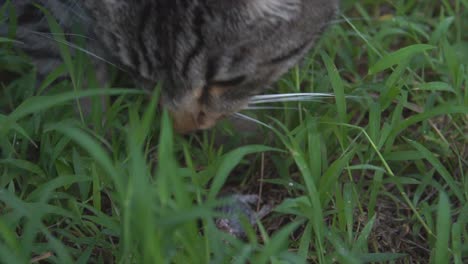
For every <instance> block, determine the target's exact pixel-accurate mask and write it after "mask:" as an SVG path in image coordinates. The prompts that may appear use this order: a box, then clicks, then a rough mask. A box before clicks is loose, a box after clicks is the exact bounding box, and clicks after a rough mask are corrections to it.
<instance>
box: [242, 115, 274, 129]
mask: <svg viewBox="0 0 468 264" xmlns="http://www.w3.org/2000/svg"><path fill="white" fill-rule="evenodd" d="M233 116H234V117H237V118H239V119H243V120H246V121H250V122H253V123H256V124H259V125H262V126H264V127H267V128H269V129H273V127H272V126H270V125H268V124H266V123H263V122H262V121H260V120H257V119H255V118H252V117H250V116H248V115H244V114H241V113H234V114H233Z"/></svg>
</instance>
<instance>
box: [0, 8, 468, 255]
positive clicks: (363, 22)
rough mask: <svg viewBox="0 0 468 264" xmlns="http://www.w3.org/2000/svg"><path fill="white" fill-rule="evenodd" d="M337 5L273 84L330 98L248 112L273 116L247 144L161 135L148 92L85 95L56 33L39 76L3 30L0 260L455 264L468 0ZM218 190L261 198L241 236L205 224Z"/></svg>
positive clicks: (212, 135)
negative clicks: (326, 26)
mask: <svg viewBox="0 0 468 264" xmlns="http://www.w3.org/2000/svg"><path fill="white" fill-rule="evenodd" d="M0 8H1V9H0V23H5V21H6V17H7V16H10V18H11V16H14V13H12V12H11V10H9V9H8V8H7V7H6V6H4V7H0ZM342 9H343V11H342V13H343V15H342V16H340V17H338V18H337V22H336V23H334V24H333V25H332V26H331V28H330V30H329V31H328V32H327V33H326V35H325V36H324V38H322V39H321V41H320V42H319V43H318V44H317V46H316V48H315V49H314V50H313V51H312V52H311V54H310V56H309V57H308V59H307V60H306V61H305V62H304V63H303V66H302V67H300V68H299V67H297V68H295V69H293V70H292V71H291V72H290V73H289V74H287V75H286V76H285V77H284V78H283V79H282V80H280V81H279V82H278V83H277V91H278V92H332V93H334V94H335V98H334V99H333V100H330V99H324V100H322V101H320V102H300V103H297V102H295V103H291V102H289V103H283V104H281V105H280V106H284V108H283V109H280V110H274V112H273V111H269V112H266V111H261V110H258V111H252V112H247V114H249V115H250V116H253V117H255V118H257V119H259V120H260V121H262V122H265V123H268V124H270V125H271V126H272V128H271V129H270V128H258V130H257V132H256V133H254V135H252V138H256V141H255V142H256V144H255V145H250V144H243V143H242V142H243V137H245V136H246V135H245V134H244V132H243V131H237V130H236V128H235V127H233V126H231V125H229V124H220V125H219V126H218V127H217V128H216V129H214V130H211V131H206V132H203V133H199V134H196V135H192V136H190V137H181V136H179V135H175V134H173V132H172V129H171V125H170V122H171V121H170V119H169V118H168V116H167V114H166V113H164V112H161V111H160V110H159V109H158V107H157V105H156V102H157V98H158V96H159V93H158V91H157V90H155V93H153V94H147V93H143V92H141V91H139V90H134V89H126V88H120V89H100V88H99V87H98V86H99V85H98V84H97V81H96V78H95V76H94V74H93V72H94V70H93V66H92V64H91V63H90V61H89V60H88V59H87V57H86V55H85V54H82V53H81V52H76V55H75V56H74V57H71V56H70V50H69V48H67V47H66V46H65V45H61V51H62V55H63V56H64V64H63V65H62V66H60V67H59V68H57V70H56V71H55V72H53V73H51V74H50V75H49V76H48V77H47V78H46V79H45V80H44V81H43V82H42V83H39V84H37V81H36V76H35V71H34V68H33V67H31V66H30V64H29V59H28V58H27V57H26V56H24V55H23V54H21V53H20V52H18V51H16V50H15V49H13V48H12V39H13V38H14V34H13V33H12V34H11V35H10V36H2V37H1V38H0V76H3V78H4V79H8V80H4V81H2V82H1V83H0V85H1V87H0V149H1V153H0V263H27V262H29V261H30V260H31V259H35V260H37V259H38V258H39V259H44V260H43V261H42V262H41V263H112V262H117V263H227V262H228V263H332V262H335V263H336V262H338V263H362V262H374V263H380V262H390V263H413V262H423V263H427V262H432V263H457V264H461V263H466V262H467V261H468V243H466V241H467V240H468V223H467V222H468V205H467V199H468V89H467V85H468V64H467V61H468V21H467V17H468V1H467V0H454V1H449V0H441V1H439V0H426V1H417V0H408V1H403V0H395V1H384V0H376V1H352V0H348V1H343V3H342ZM10 21H11V19H10ZM50 24H51V26H52V28H53V31H54V32H59V31H60V28H59V27H57V25H54V22H53V21H52V20H51V21H50ZM9 26H10V27H11V32H14V27H15V24H14V23H11V22H10V23H9ZM75 41H77V42H78V43H77V44H80V43H79V40H75ZM2 72H3V73H4V74H3V75H2V74H1V73H2ZM7 72H8V73H9V75H8V76H7V75H5V73H7ZM13 73H14V74H13ZM60 73H67V74H68V75H69V76H70V77H71V78H69V79H68V80H57V77H58V76H59V75H60ZM117 75H118V74H117V73H115V74H114V76H115V79H119V78H117ZM12 76H14V77H12ZM5 77H7V78H5ZM0 78H2V77H0ZM114 83H117V82H114ZM85 84H86V85H85ZM116 85H117V84H115V85H112V86H116ZM37 86H39V87H40V88H39V90H35V87H37ZM84 86H87V87H90V89H88V90H83V87H84ZM113 88H115V87H113ZM45 90H47V92H45ZM99 96H104V97H105V98H107V99H110V97H111V96H112V99H113V100H112V101H110V100H109V101H110V105H109V108H108V110H107V111H105V112H103V111H102V110H101V108H100V107H99V102H100V101H99ZM82 97H88V98H92V103H93V106H94V107H93V108H92V110H91V113H90V114H89V115H85V114H78V115H77V113H76V112H77V111H76V109H77V108H76V102H77V100H78V99H79V98H82ZM291 108H298V109H299V110H294V109H291ZM78 110H79V111H78V112H80V109H78ZM103 120H104V121H103ZM223 135H224V136H226V135H227V136H228V139H227V140H225V141H224V142H223V143H222V144H217V143H216V139H217V138H219V137H220V136H223ZM259 135H260V138H261V140H259ZM265 135H269V136H265ZM255 136H257V137H255ZM226 188H235V189H236V190H237V191H238V192H240V193H244V194H255V193H259V192H260V190H261V196H262V199H263V200H264V201H274V202H275V203H276V205H277V206H276V208H275V211H274V212H273V213H272V214H270V215H269V216H268V217H267V218H266V219H263V220H262V221H261V223H259V227H258V228H257V231H255V230H254V229H251V228H247V237H248V239H247V240H246V241H241V240H238V239H235V238H234V237H231V236H230V235H228V234H226V233H223V232H222V231H220V230H218V229H217V228H216V227H215V224H214V221H213V219H214V217H215V216H216V215H219V213H216V211H215V210H214V208H216V207H217V206H219V205H220V204H221V203H222V202H223V201H222V200H221V199H220V198H219V197H218V195H219V194H220V192H221V191H222V190H223V189H226Z"/></svg>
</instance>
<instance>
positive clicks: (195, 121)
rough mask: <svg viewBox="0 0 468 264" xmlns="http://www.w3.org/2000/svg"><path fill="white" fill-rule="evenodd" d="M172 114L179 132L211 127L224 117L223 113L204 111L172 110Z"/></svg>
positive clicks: (183, 132) (186, 132) (185, 132)
mask: <svg viewBox="0 0 468 264" xmlns="http://www.w3.org/2000/svg"><path fill="white" fill-rule="evenodd" d="M170 115H171V116H172V120H173V124H174V130H175V131H176V132H177V133H179V134H188V133H191V132H194V131H197V130H203V129H208V128H211V127H213V126H214V125H215V124H216V122H217V121H218V120H219V119H220V118H221V117H222V115H221V114H217V113H207V112H203V111H200V112H198V113H193V112H187V111H178V112H174V111H170Z"/></svg>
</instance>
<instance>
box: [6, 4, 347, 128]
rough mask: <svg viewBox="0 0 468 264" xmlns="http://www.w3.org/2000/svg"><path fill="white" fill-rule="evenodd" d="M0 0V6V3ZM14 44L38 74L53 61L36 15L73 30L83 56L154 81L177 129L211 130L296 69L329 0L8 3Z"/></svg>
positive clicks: (326, 15) (329, 15)
mask: <svg viewBox="0 0 468 264" xmlns="http://www.w3.org/2000/svg"><path fill="white" fill-rule="evenodd" d="M0 2H1V1H0ZM11 3H12V4H13V5H14V7H15V8H16V10H17V11H16V12H17V17H18V19H17V20H18V25H19V26H18V30H17V38H18V40H19V41H21V42H22V43H23V45H22V48H23V50H25V51H26V52H27V53H29V54H30V55H31V56H32V57H33V60H34V62H35V63H36V66H37V68H38V71H39V73H40V74H41V73H42V74H44V73H46V72H49V71H50V70H51V69H52V68H53V67H55V66H56V65H58V64H59V63H60V56H59V52H58V49H56V48H51V47H54V46H56V45H55V43H54V41H53V39H52V38H50V37H49V38H46V37H44V36H45V35H44V34H40V33H46V32H48V25H47V21H46V19H45V18H44V14H43V12H42V11H41V10H39V9H38V8H37V7H36V6H35V5H33V3H38V4H39V5H42V6H44V7H45V8H46V9H48V10H50V12H51V14H52V15H53V16H54V17H55V19H56V20H57V21H58V22H59V24H60V25H61V26H62V27H63V28H64V30H65V31H66V32H70V28H71V27H72V25H73V24H76V23H78V24H80V25H81V26H82V28H83V29H84V31H85V32H86V38H87V42H88V46H87V49H88V51H89V53H90V54H93V56H95V57H99V58H101V59H103V60H105V61H110V62H112V63H115V64H117V65H118V66H119V67H121V68H123V69H125V70H126V72H129V73H130V75H131V76H132V77H133V78H134V79H135V80H137V82H136V83H137V84H138V85H139V86H146V87H151V88H152V87H155V83H156V82H162V99H161V103H162V104H163V105H164V106H165V107H167V108H168V109H169V112H170V113H171V115H172V117H173V121H174V126H175V128H176V130H177V131H179V132H181V133H187V132H191V131H194V130H200V129H207V128H210V127H212V126H213V125H214V124H215V123H216V121H217V120H219V119H220V118H222V117H224V116H228V115H230V114H232V113H234V112H236V111H239V110H240V109H242V108H244V107H245V106H246V104H247V103H248V101H249V98H250V97H252V96H254V95H257V94H259V93H262V92H263V91H264V90H265V89H266V87H268V86H269V85H271V84H272V83H273V82H274V81H276V80H277V79H278V78H279V77H280V76H281V75H282V74H284V73H285V72H287V71H288V70H289V69H290V68H291V67H293V66H294V65H296V64H297V63H298V62H299V61H300V60H301V59H302V58H303V57H304V56H305V55H306V53H307V52H308V50H309V49H310V48H311V47H312V46H313V44H314V43H315V42H316V40H317V38H318V37H319V36H320V35H321V33H322V32H323V30H324V29H325V28H326V26H327V25H328V24H329V23H330V21H331V20H332V19H333V18H334V16H335V14H336V12H337V9H338V0H81V1H79V0H74V1H72V0H36V1H32V0H13V1H11Z"/></svg>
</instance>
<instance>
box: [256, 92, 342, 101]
mask: <svg viewBox="0 0 468 264" xmlns="http://www.w3.org/2000/svg"><path fill="white" fill-rule="evenodd" d="M301 96H302V97H334V95H333V94H330V93H285V94H261V95H256V96H253V97H252V98H251V100H253V101H256V100H266V99H271V98H288V97H301Z"/></svg>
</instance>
